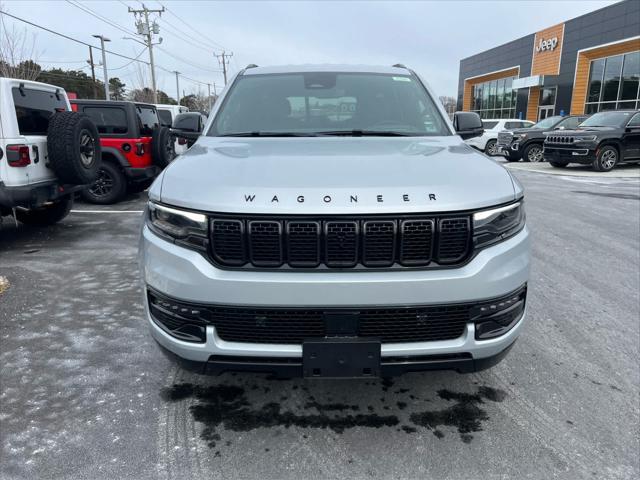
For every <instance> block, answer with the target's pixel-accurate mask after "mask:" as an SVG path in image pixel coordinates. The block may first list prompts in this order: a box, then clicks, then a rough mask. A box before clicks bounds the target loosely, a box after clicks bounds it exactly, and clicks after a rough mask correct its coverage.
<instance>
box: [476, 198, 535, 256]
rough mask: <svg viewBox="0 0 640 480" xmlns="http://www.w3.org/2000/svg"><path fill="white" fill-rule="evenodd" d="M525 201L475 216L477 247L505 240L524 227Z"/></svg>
mask: <svg viewBox="0 0 640 480" xmlns="http://www.w3.org/2000/svg"><path fill="white" fill-rule="evenodd" d="M524 222H525V214H524V200H520V201H519V202H517V203H513V204H511V205H507V206H505V207H499V208H493V209H491V210H483V211H481V212H476V213H474V214H473V241H474V245H475V247H476V248H477V247H486V246H487V245H491V244H493V243H497V242H500V241H502V240H505V239H507V238H509V237H511V236H512V235H515V234H516V233H518V232H519V231H520V230H522V228H523V227H524Z"/></svg>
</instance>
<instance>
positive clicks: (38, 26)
mask: <svg viewBox="0 0 640 480" xmlns="http://www.w3.org/2000/svg"><path fill="white" fill-rule="evenodd" d="M0 14H2V15H6V16H7V17H11V18H13V19H15V20H18V21H20V22H23V23H26V24H28V25H31V26H32V27H36V28H39V29H40V30H44V31H45V32H49V33H52V34H54V35H57V36H59V37H62V38H66V39H67V40H71V41H72V42H75V43H79V44H80V45H84V46H86V47H93V48H100V47H96V46H95V45H91V44H90V43H87V42H83V41H82V40H78V39H77V38H73V37H70V36H69V35H65V34H64V33H60V32H56V31H54V30H51V29H49V28H47V27H43V26H42V25H38V24H36V23H33V22H30V21H29V20H25V19H24V18H20V17H17V16H15V15H13V14H11V13H8V12H4V11H2V10H0ZM105 52H107V53H110V54H111V55H115V56H116V57H121V58H126V59H127V60H135V59H134V58H131V57H128V56H126V55H122V54H121V53H117V52H113V51H111V50H106V49H105ZM135 61H136V62H140V63H144V64H145V65H149V63H148V62H145V61H144V60H135Z"/></svg>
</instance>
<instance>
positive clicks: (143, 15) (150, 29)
mask: <svg viewBox="0 0 640 480" xmlns="http://www.w3.org/2000/svg"><path fill="white" fill-rule="evenodd" d="M163 12H164V7H162V9H160V10H157V9H156V10H150V9H148V8H147V7H145V5H144V3H143V4H142V9H141V10H136V9H135V8H131V7H129V13H133V14H134V15H135V17H136V19H137V21H136V28H137V31H138V35H142V36H143V37H144V39H145V43H146V44H147V48H148V49H149V66H150V68H151V90H152V95H153V103H158V91H157V90H156V69H155V65H154V63H153V46H154V45H159V44H160V43H162V37H160V41H159V42H158V43H153V35H154V34H155V35H157V34H159V33H160V25H158V23H157V22H156V21H155V20H154V21H153V23H152V24H151V25H149V14H150V13H157V14H158V15H162V13H163Z"/></svg>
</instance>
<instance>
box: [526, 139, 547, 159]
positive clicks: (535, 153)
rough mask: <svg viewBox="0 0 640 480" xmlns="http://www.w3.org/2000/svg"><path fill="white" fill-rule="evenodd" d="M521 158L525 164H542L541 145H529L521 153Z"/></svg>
mask: <svg viewBox="0 0 640 480" xmlns="http://www.w3.org/2000/svg"><path fill="white" fill-rule="evenodd" d="M522 158H524V161H525V162H531V163H538V162H544V155H543V152H542V145H540V144H539V143H530V144H529V145H527V146H526V147H525V148H524V151H523V152H522Z"/></svg>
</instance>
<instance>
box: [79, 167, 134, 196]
mask: <svg viewBox="0 0 640 480" xmlns="http://www.w3.org/2000/svg"><path fill="white" fill-rule="evenodd" d="M125 193H127V180H126V178H125V177H124V174H123V173H122V171H121V170H120V169H119V168H118V167H117V166H115V165H114V164H113V163H111V162H104V163H103V164H102V166H101V167H100V171H99V173H98V179H97V180H96V181H95V182H94V183H92V184H91V185H90V186H89V187H87V188H85V189H84V190H83V191H82V198H84V199H85V200H86V201H87V202H90V203H95V204H98V205H111V204H112V203H116V202H119V201H120V200H122V197H124V195H125Z"/></svg>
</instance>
